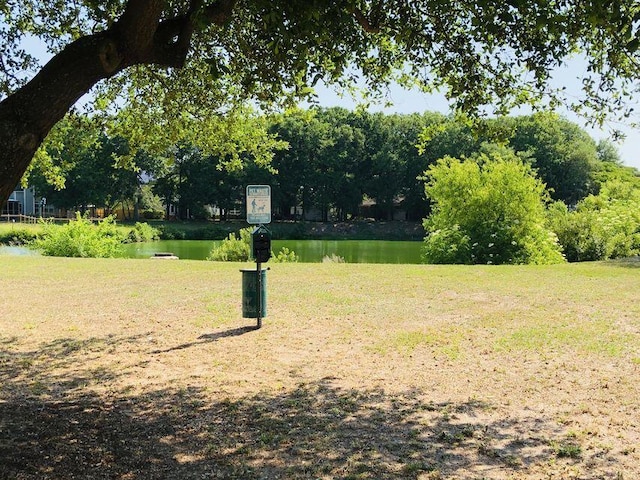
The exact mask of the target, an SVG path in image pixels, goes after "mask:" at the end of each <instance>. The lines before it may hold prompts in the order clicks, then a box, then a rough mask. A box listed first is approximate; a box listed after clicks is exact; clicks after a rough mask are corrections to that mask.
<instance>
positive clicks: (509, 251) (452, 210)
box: [423, 150, 564, 264]
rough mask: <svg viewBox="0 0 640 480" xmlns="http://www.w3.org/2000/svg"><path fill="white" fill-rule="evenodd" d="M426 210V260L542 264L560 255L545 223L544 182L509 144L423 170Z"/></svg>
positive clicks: (556, 243)
mask: <svg viewBox="0 0 640 480" xmlns="http://www.w3.org/2000/svg"><path fill="white" fill-rule="evenodd" d="M425 176H426V180H427V184H426V186H425V192H426V194H427V197H428V198H429V199H430V200H431V201H432V205H433V207H432V214H431V216H430V217H429V218H428V219H426V220H425V221H424V228H425V231H426V234H427V235H426V237H425V245H424V249H423V259H424V260H425V261H426V262H428V263H469V264H476V263H485V264H505V263H506V264H526V263H534V264H546V263H560V262H563V261H564V258H563V257H562V254H561V250H560V246H559V245H558V242H557V239H556V237H555V235H554V234H553V232H551V231H550V230H548V229H547V228H546V227H545V220H546V216H545V201H546V200H547V197H548V195H547V193H546V190H545V186H544V184H543V183H542V182H541V181H540V180H538V179H537V178H536V177H535V176H534V174H533V172H532V170H531V168H530V167H529V166H528V165H526V164H525V163H523V162H522V160H520V159H519V158H518V157H517V156H516V155H515V154H514V153H513V152H511V151H509V150H504V151H499V150H496V151H492V152H490V154H489V155H486V154H480V155H478V156H477V157H476V158H473V159H465V160H464V161H462V160H458V159H456V158H450V157H446V158H443V159H440V160H438V162H437V164H436V165H432V166H431V167H430V168H429V169H428V170H427V171H426V172H425Z"/></svg>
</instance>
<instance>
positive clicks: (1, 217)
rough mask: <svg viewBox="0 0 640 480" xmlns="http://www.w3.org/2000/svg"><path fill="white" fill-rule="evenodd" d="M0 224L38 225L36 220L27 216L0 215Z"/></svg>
mask: <svg viewBox="0 0 640 480" xmlns="http://www.w3.org/2000/svg"><path fill="white" fill-rule="evenodd" d="M0 222H17V223H38V218H37V217H30V216H29V215H0Z"/></svg>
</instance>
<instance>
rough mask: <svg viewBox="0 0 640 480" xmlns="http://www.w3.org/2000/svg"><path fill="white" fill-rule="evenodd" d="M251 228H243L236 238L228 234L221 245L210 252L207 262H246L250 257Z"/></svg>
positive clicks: (234, 235) (232, 234)
mask: <svg viewBox="0 0 640 480" xmlns="http://www.w3.org/2000/svg"><path fill="white" fill-rule="evenodd" d="M252 231H253V228H251V227H247V228H243V229H242V230H240V232H238V235H239V236H237V235H236V234H234V233H230V234H229V236H228V237H227V238H225V239H224V240H222V243H221V244H220V245H219V246H217V247H215V248H214V249H213V250H211V253H210V254H209V256H208V257H207V260H213V261H217V262H246V261H248V260H249V258H250V255H251V232H252Z"/></svg>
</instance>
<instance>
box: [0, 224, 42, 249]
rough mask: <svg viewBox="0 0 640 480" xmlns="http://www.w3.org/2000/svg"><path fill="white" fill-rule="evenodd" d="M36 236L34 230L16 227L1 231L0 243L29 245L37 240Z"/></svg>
mask: <svg viewBox="0 0 640 480" xmlns="http://www.w3.org/2000/svg"><path fill="white" fill-rule="evenodd" d="M36 236H37V234H36V233H35V232H34V231H31V230H27V229H25V228H16V229H12V230H10V231H7V232H1V233H0V245H2V244H4V245H14V246H19V245H27V244H28V243H30V242H32V241H33V240H35V239H36Z"/></svg>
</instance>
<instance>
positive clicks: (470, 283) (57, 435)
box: [0, 257, 640, 480]
mask: <svg viewBox="0 0 640 480" xmlns="http://www.w3.org/2000/svg"><path fill="white" fill-rule="evenodd" d="M0 262H1V264H2V272H3V274H2V276H1V277H0V289H1V291H2V292H3V295H2V296H0V381H1V384H2V386H3V387H2V390H1V393H0V425H2V437H1V440H0V478H16V477H17V478H23V479H27V478H28V479H31V478H33V479H35V478H39V479H40V478H56V479H59V478H79V477H83V478H216V477H217V478H242V479H252V478H256V479H257V478H327V479H329V478H351V479H359V478H372V479H373V478H376V479H377V478H398V479H401V478H402V479H407V478H408V479H418V478H420V479H432V480H434V479H453V478H456V479H480V478H490V479H496V480H497V479H541V478H557V479H572V478H573V479H578V478H580V479H594V480H595V479H603V478H607V479H609V478H612V479H633V478H638V477H640V444H639V441H640V426H639V424H638V418H640V411H639V406H638V402H637V399H638V398H639V394H640V392H639V387H638V385H640V303H639V302H638V301H637V299H638V291H640V268H638V263H634V262H629V263H626V264H624V263H619V264H603V263H595V264H593V263H588V264H571V265H560V266H553V267H466V266H455V267H442V266H416V265H414V266H396V265H355V264H353V265H349V264H283V265H275V264H274V265H271V267H272V269H271V271H270V272H269V273H268V297H269V298H268V310H269V313H268V316H267V318H266V319H265V320H264V326H263V328H262V329H260V330H253V329H252V328H250V327H251V326H253V325H254V324H255V322H254V321H253V320H247V319H242V318H241V302H240V296H241V292H240V273H239V271H238V269H239V268H240V265H238V264H222V263H210V262H189V261H158V260H120V259H117V260H90V259H64V258H42V257H40V258H27V257H2V258H0Z"/></svg>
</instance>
